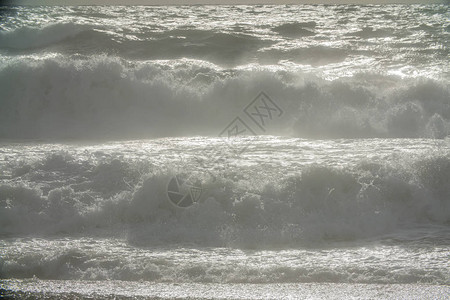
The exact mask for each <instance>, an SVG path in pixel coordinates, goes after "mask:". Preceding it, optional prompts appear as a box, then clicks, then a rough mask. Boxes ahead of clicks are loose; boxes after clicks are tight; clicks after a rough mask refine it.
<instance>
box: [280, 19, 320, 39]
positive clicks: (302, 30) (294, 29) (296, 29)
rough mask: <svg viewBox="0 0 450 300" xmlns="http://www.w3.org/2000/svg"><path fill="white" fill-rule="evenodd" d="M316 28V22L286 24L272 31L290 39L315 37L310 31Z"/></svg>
mask: <svg viewBox="0 0 450 300" xmlns="http://www.w3.org/2000/svg"><path fill="white" fill-rule="evenodd" d="M314 27H316V22H314V21H311V22H295V23H285V24H282V25H279V26H276V27H274V28H273V29H272V30H273V31H275V32H278V33H279V34H281V35H284V36H288V37H303V36H313V35H315V33H314V32H313V31H311V30H310V29H312V28H314Z"/></svg>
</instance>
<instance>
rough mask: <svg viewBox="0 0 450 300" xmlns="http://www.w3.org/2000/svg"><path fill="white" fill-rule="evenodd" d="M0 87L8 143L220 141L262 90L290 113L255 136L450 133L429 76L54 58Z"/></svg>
mask: <svg viewBox="0 0 450 300" xmlns="http://www.w3.org/2000/svg"><path fill="white" fill-rule="evenodd" d="M322 50H323V49H322ZM324 51H325V50H324ZM325 52H327V53H328V50H326V51H325ZM337 55H338V56H339V55H341V54H339V53H338V54H337ZM0 89H1V90H2V98H1V99H0V105H1V107H2V110H1V111H0V138H3V139H5V138H8V139H23V138H32V139H36V138H43V139H77V138H83V139H86V138H87V139H89V138H101V139H109V138H142V137H161V136H193V135H217V134H218V133H219V132H221V131H222V130H223V128H225V126H226V125H227V124H228V123H229V122H231V120H233V119H234V118H235V117H237V116H243V115H244V116H245V114H244V112H243V109H244V108H245V106H246V105H247V104H249V103H250V102H251V101H252V100H253V99H254V98H255V97H256V96H257V95H258V94H259V93H260V92H261V91H264V92H265V93H266V94H267V95H268V96H269V97H271V98H272V100H273V101H274V102H276V103H277V104H278V106H279V107H280V108H282V110H283V111H284V114H283V115H282V117H280V118H278V119H276V120H274V121H273V122H272V123H271V126H269V127H267V128H265V132H263V131H262V130H260V129H258V128H257V127H254V128H253V129H254V131H255V133H257V134H260V133H269V134H274V135H293V136H298V137H307V138H352V137H431V138H444V137H446V136H448V135H450V103H449V101H448V99H450V87H449V85H448V83H446V82H442V81H437V80H432V79H423V78H418V79H411V78H406V79H401V78H397V77H393V76H384V75H379V74H372V73H361V74H357V75H355V76H354V77H350V78H340V79H336V80H334V81H326V80H322V79H320V78H318V77H316V76H315V75H312V74H307V73H302V72H300V71H298V72H297V71H287V70H285V69H280V70H279V71H273V70H268V71H265V70H264V68H257V69H233V70H230V69H223V68H220V67H218V66H216V65H214V64H211V63H207V62H204V61H198V60H189V59H180V60H173V61H170V62H169V61H127V60H124V59H121V58H117V57H111V56H95V57H88V58H87V57H80V58H79V59H67V57H65V56H58V55H54V57H51V58H48V57H47V58H41V59H38V58H36V59H33V58H27V59H19V58H18V59H12V60H10V61H8V62H6V63H5V64H4V65H3V66H2V67H1V68H0ZM244 121H246V122H248V125H249V126H252V125H251V123H250V122H251V120H244ZM253 125H254V124H253ZM258 130H259V131H258Z"/></svg>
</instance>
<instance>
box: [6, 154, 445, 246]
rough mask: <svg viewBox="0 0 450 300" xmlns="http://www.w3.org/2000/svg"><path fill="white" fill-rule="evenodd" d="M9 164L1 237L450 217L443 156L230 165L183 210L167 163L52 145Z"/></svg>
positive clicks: (315, 228) (224, 237) (176, 232)
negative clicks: (239, 173)
mask: <svg viewBox="0 0 450 300" xmlns="http://www.w3.org/2000/svg"><path fill="white" fill-rule="evenodd" d="M13 170H14V171H13V172H12V176H11V182H10V183H7V181H4V183H3V184H2V185H1V186H0V204H1V207H0V225H1V226H0V228H1V229H0V235H1V236H3V237H8V236H22V235H29V234H32V235H33V236H36V235H38V236H39V235H45V236H47V235H50V236H53V235H61V234H63V235H65V234H69V235H72V234H78V233H81V232H83V233H84V234H86V233H88V232H91V233H93V234H95V233H97V234H98V232H100V233H101V234H107V235H108V236H109V235H111V234H112V235H115V234H119V235H122V234H126V235H127V236H128V240H129V242H131V243H132V244H137V245H164V244H173V243H175V244H178V243H181V244H183V243H198V244H199V245H203V246H205V245H206V246H224V245H226V246H235V247H244V248H248V247H250V248H253V247H257V248H259V247H289V246H292V247H294V246H307V245H310V244H311V243H312V244H314V243H319V244H320V243H323V242H332V241H354V240H361V239H363V240H364V239H368V238H369V239H370V238H371V237H376V236H380V235H384V234H389V233H393V232H395V231H396V230H398V229H401V228H409V227H414V226H420V225H421V224H422V225H423V224H428V225H430V224H434V225H436V226H440V225H447V224H448V223H449V222H450V202H449V199H450V181H449V180H450V158H449V157H448V156H445V155H437V156H436V155H435V156H433V157H429V158H423V159H420V160H418V161H414V162H406V163H405V164H404V165H403V164H396V165H392V164H390V163H386V164H380V163H373V162H361V163H360V164H359V165H358V166H357V168H356V169H355V170H346V169H338V168H333V167H326V166H314V165H313V166H310V167H306V168H304V169H303V171H302V172H301V174H299V175H295V176H294V175H293V176H290V177H287V178H286V179H283V180H280V181H274V182H270V183H265V184H262V185H261V184H251V183H249V182H248V181H247V180H245V179H240V178H239V177H236V176H234V175H233V171H230V172H231V173H230V174H225V175H223V176H221V177H218V178H217V180H212V179H207V180H205V181H204V183H203V188H204V191H205V192H204V194H203V195H202V199H201V201H200V202H199V203H197V204H195V205H194V206H192V207H190V208H188V209H175V208H174V207H173V206H172V205H171V204H170V203H169V202H168V200H167V195H166V192H167V183H168V182H169V179H170V178H171V176H173V175H174V174H175V171H174V170H171V169H170V168H166V170H165V171H164V170H162V169H156V168H155V167H154V166H151V165H147V166H146V165H145V163H144V164H143V162H139V163H131V162H127V161H126V160H119V159H114V160H109V161H108V160H107V161H103V162H96V161H90V162H88V161H80V160H75V159H74V158H73V157H71V156H70V155H68V154H67V153H53V154H51V155H48V156H47V157H45V158H44V159H43V160H40V161H37V162H35V163H33V164H28V165H23V164H22V165H21V164H17V166H16V167H15V168H13ZM14 178H16V179H15V180H13V179H14ZM19 178H20V179H21V180H17V179H19ZM23 180H25V181H26V180H30V181H31V182H34V183H33V184H31V183H30V184H26V183H23V182H24V181H23ZM241 180H243V182H244V183H242V182H240V181H241ZM51 182H52V183H51ZM50 183H51V184H50Z"/></svg>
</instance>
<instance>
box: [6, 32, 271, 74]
mask: <svg viewBox="0 0 450 300" xmlns="http://www.w3.org/2000/svg"><path fill="white" fill-rule="evenodd" d="M157 29H159V28H158V27H155V26H152V25H148V28H146V29H142V30H141V32H139V33H134V32H132V31H130V32H129V33H128V31H129V29H126V32H127V33H123V34H122V33H118V32H115V31H114V30H111V29H109V28H107V27H105V26H94V25H87V24H75V23H55V24H51V25H47V26H45V27H42V28H34V27H26V26H25V27H20V28H17V29H14V30H11V31H0V49H2V50H6V51H7V53H9V54H23V53H34V52H36V51H42V52H45V51H47V52H58V53H61V54H68V55H71V54H81V55H96V54H99V53H104V54H110V55H119V56H121V57H124V58H128V59H141V60H142V59H173V58H182V57H189V58H197V59H207V60H210V61H213V62H215V63H220V64H224V65H227V64H228V65H230V64H231V65H236V64H239V63H241V62H242V61H245V60H248V59H249V57H250V55H253V54H252V52H254V51H257V50H258V49H260V48H262V47H265V46H268V45H271V44H273V43H274V42H272V41H269V40H261V39H259V38H257V37H255V36H251V35H248V34H243V33H226V32H220V31H217V30H202V29H190V28H184V29H172V30H166V31H163V32H160V31H158V30H157Z"/></svg>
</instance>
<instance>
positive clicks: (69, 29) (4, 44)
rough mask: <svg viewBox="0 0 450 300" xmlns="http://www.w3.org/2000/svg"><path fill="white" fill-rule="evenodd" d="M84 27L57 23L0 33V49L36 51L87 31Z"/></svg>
mask: <svg viewBox="0 0 450 300" xmlns="http://www.w3.org/2000/svg"><path fill="white" fill-rule="evenodd" d="M88 28H89V27H88V26H86V25H78V24H74V23H58V24H52V25H48V26H45V27H43V28H33V27H20V28H18V29H16V30H12V31H0V45H1V46H0V48H3V49H5V48H6V49H20V50H25V49H36V48H43V47H46V46H49V45H52V44H56V43H58V42H61V41H65V40H67V39H69V38H71V37H74V36H76V35H78V34H80V33H81V32H83V31H86V30H88Z"/></svg>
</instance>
